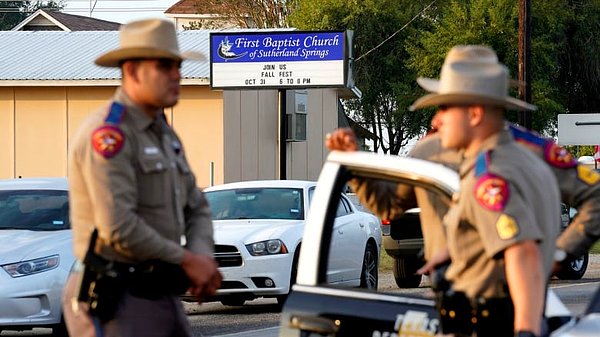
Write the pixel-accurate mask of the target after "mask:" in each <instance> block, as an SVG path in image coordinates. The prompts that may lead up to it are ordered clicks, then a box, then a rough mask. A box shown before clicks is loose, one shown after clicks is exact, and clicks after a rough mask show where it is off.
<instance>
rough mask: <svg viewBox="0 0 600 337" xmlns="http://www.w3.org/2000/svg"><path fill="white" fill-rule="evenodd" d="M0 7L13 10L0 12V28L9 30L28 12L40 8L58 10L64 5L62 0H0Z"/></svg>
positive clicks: (30, 12)
mask: <svg viewBox="0 0 600 337" xmlns="http://www.w3.org/2000/svg"><path fill="white" fill-rule="evenodd" d="M0 7H2V8H6V9H14V11H7V12H0V30H11V29H12V28H13V27H15V26H16V25H18V24H19V23H20V22H21V21H23V20H25V19H26V18H27V17H28V16H29V15H30V14H32V13H33V12H35V11H36V10H38V9H40V8H44V9H56V10H60V9H62V8H63V7H64V4H63V0H56V1H29V0H20V1H1V2H0Z"/></svg>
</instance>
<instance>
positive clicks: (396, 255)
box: [382, 204, 589, 288]
mask: <svg viewBox="0 0 600 337" xmlns="http://www.w3.org/2000/svg"><path fill="white" fill-rule="evenodd" d="M576 214H577V210H576V209H575V208H573V207H569V206H568V205H566V204H562V214H561V225H562V230H564V229H565V228H567V226H568V225H569V222H571V219H573V217H574V216H575V215H576ZM382 225H383V226H382V233H383V241H382V242H383V248H384V250H385V252H386V253H387V254H388V255H390V256H391V257H392V258H393V259H394V267H393V271H394V279H395V280H396V284H397V285H398V287H400V288H416V287H418V286H419V284H420V283H421V276H420V275H416V274H415V272H416V271H417V269H419V268H420V267H421V266H422V265H423V263H424V261H423V258H422V249H423V234H422V232H421V222H420V220H419V209H418V208H414V209H411V210H408V211H407V212H406V213H404V215H403V216H402V217H400V218H398V219H395V220H393V221H391V222H390V221H383V222H382ZM588 260H589V254H588V253H586V254H583V255H582V256H580V257H578V258H576V259H573V260H571V261H569V263H568V268H566V269H563V270H561V271H560V272H558V273H557V274H556V275H555V276H556V277H558V278H559V279H561V280H579V279H581V278H582V277H583V275H584V274H585V271H586V270H587V265H588Z"/></svg>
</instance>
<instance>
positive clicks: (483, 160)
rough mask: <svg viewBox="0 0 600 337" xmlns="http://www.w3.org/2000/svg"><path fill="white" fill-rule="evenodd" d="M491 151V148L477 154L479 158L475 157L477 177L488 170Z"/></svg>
mask: <svg viewBox="0 0 600 337" xmlns="http://www.w3.org/2000/svg"><path fill="white" fill-rule="evenodd" d="M491 152H492V151H491V150H488V151H484V152H481V153H480V154H479V155H477V159H475V177H480V176H482V175H484V174H486V173H487V172H488V169H489V167H490V156H491Z"/></svg>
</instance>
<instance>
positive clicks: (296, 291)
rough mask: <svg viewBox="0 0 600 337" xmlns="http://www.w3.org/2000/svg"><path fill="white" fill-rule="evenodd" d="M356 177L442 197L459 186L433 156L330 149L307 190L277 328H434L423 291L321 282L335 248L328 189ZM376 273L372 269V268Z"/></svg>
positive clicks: (361, 331) (307, 332) (343, 331)
mask: <svg viewBox="0 0 600 337" xmlns="http://www.w3.org/2000/svg"><path fill="white" fill-rule="evenodd" d="M356 177H359V178H368V179H377V180H378V183H379V181H381V183H385V184H398V183H401V184H408V185H411V186H415V187H421V188H424V189H426V190H428V191H431V192H434V193H435V194H436V195H438V196H439V197H440V198H441V199H442V200H445V202H446V203H449V202H450V200H451V199H452V196H453V195H454V194H455V193H456V192H457V191H458V187H459V178H458V175H457V174H456V172H454V171H452V170H450V169H448V168H446V167H444V166H442V165H439V164H435V163H431V162H427V161H423V160H419V159H412V158H401V157H395V156H394V157H392V156H382V155H377V154H372V153H362V152H354V153H348V152H332V153H331V154H330V155H329V157H328V160H327V162H326V163H325V165H324V166H323V169H322V171H321V175H320V177H319V181H318V183H317V188H316V190H315V194H314V199H313V203H312V206H311V210H310V213H309V216H308V221H307V224H306V227H305V231H304V238H303V247H302V251H301V252H300V259H299V265H298V276H297V283H296V284H295V285H294V286H293V288H292V289H293V290H292V293H291V295H290V296H289V298H288V300H287V302H286V303H285V306H284V308H283V311H282V318H281V325H280V336H285V337H291V336H344V337H345V336H353V337H356V336H369V337H383V336H390V337H391V336H409V335H411V336H435V335H436V333H437V332H438V329H439V320H438V318H437V313H436V311H435V306H434V302H433V299H432V298H431V297H429V298H427V296H425V297H423V296H415V297H407V296H400V295H398V294H394V293H392V292H391V289H388V290H386V289H378V290H365V289H359V288H356V289H341V288H338V287H336V286H335V285H332V284H328V283H327V271H328V264H329V257H330V256H331V255H335V254H332V253H331V252H330V249H331V247H334V245H331V241H332V237H333V235H332V231H333V222H334V221H333V220H334V219H335V214H336V209H337V207H338V200H339V197H336V196H339V194H340V192H342V191H343V189H344V187H345V186H346V184H347V182H348V181H349V180H350V179H352V178H356ZM382 254H385V253H382ZM386 272H387V273H389V274H391V273H392V271H391V270H389V271H386ZM383 273H384V272H383V271H381V270H380V275H381V274H383ZM381 277H384V275H381V276H380V278H381ZM396 289H397V288H396Z"/></svg>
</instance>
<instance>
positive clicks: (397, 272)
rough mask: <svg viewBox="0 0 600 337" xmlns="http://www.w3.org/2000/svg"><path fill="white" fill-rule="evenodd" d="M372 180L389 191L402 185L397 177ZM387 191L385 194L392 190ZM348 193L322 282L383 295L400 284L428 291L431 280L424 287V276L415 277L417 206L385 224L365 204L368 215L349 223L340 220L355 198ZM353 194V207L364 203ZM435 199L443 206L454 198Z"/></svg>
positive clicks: (419, 250) (419, 251)
mask: <svg viewBox="0 0 600 337" xmlns="http://www.w3.org/2000/svg"><path fill="white" fill-rule="evenodd" d="M351 177H353V176H352V175H348V178H349V179H350V178H351ZM340 179H341V178H340ZM371 182H372V183H373V186H376V185H379V186H386V189H385V190H386V191H388V192H389V193H394V192H395V191H396V190H397V189H398V188H397V184H398V182H397V181H394V180H386V179H382V178H378V179H375V178H371ZM337 185H342V184H341V183H339V184H337ZM406 186H408V185H406ZM413 187H414V185H413ZM419 187H424V186H423V185H420V186H419ZM429 192H430V193H431V194H430V196H429V197H430V198H435V195H439V194H438V191H435V190H432V191H429ZM383 195H386V198H387V195H388V194H383ZM345 196H346V195H343V194H342V196H340V197H339V198H335V199H337V204H336V205H335V219H336V220H335V226H333V227H331V228H330V233H329V234H327V235H326V237H328V238H329V241H330V242H329V249H328V250H329V253H328V255H327V257H328V258H327V267H326V275H324V276H325V277H324V278H322V283H320V285H321V286H324V287H327V288H348V286H350V287H351V288H352V287H355V288H356V289H357V291H368V292H377V293H385V294H390V293H395V292H396V290H397V289H399V288H403V289H405V288H414V289H416V292H420V291H425V289H427V288H428V286H429V284H428V283H426V282H427V281H428V280H427V279H425V281H423V285H421V283H422V280H421V276H419V275H415V272H416V270H417V269H418V268H420V267H421V266H422V265H423V263H424V261H423V260H422V248H423V247H422V233H421V226H420V219H419V209H418V208H412V209H410V210H409V211H408V212H405V213H403V214H402V215H398V214H397V215H396V218H395V219H394V220H395V221H391V222H386V223H382V221H381V220H380V219H379V218H377V216H375V215H374V214H372V213H371V212H370V210H369V209H368V208H365V209H366V210H367V213H366V214H365V215H364V216H363V217H361V218H355V219H353V220H352V221H350V222H347V221H342V222H339V221H340V218H341V217H343V216H344V215H348V214H349V212H351V211H352V207H351V205H350V204H349V203H350V202H351V201H350V200H349V199H348V198H346V197H345ZM349 198H354V199H355V205H356V204H360V203H359V201H358V197H357V196H356V195H354V194H351V195H350V197H349ZM437 198H438V199H439V200H438V202H440V203H441V204H448V203H449V202H450V199H449V198H448V196H444V197H441V196H439V197H437ZM332 201H333V200H332ZM382 205H383V204H382ZM361 206H362V205H361ZM363 207H364V206H363ZM365 216H369V217H365ZM377 230H379V232H377ZM384 233H385V234H384ZM394 233H395V235H392V234H394ZM378 238H379V239H378ZM373 280H378V281H374V282H376V284H377V286H376V287H375V288H374V287H373V286H372V283H371V282H373ZM419 289H420V290H419Z"/></svg>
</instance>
